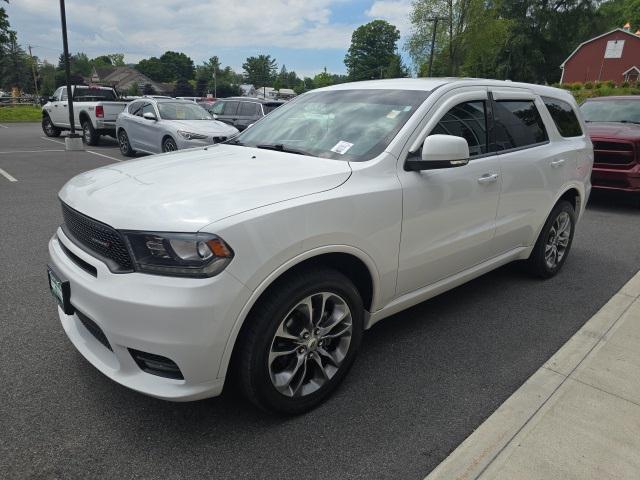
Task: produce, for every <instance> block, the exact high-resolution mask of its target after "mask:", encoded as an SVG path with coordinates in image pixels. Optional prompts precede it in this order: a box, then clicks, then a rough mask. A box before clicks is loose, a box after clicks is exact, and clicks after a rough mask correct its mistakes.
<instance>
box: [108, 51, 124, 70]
mask: <svg viewBox="0 0 640 480" xmlns="http://www.w3.org/2000/svg"><path fill="white" fill-rule="evenodd" d="M106 56H107V57H109V59H110V60H111V65H113V66H114V67H124V66H125V63H124V53H110V54H108V55H106Z"/></svg>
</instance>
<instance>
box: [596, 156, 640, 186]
mask: <svg viewBox="0 0 640 480" xmlns="http://www.w3.org/2000/svg"><path fill="white" fill-rule="evenodd" d="M591 184H592V185H593V188H597V189H601V190H618V191H623V192H640V163H637V164H635V165H632V166H631V167H630V168H606V167H600V166H594V167H593V170H592V172H591Z"/></svg>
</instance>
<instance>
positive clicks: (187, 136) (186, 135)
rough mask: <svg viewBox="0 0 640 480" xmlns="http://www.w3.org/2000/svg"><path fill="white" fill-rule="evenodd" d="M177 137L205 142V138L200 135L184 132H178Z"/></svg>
mask: <svg viewBox="0 0 640 480" xmlns="http://www.w3.org/2000/svg"><path fill="white" fill-rule="evenodd" d="M178 135H180V136H181V137H182V138H184V139H186V140H206V138H207V136H206V135H202V134H201V133H193V132H185V131H184V130H178Z"/></svg>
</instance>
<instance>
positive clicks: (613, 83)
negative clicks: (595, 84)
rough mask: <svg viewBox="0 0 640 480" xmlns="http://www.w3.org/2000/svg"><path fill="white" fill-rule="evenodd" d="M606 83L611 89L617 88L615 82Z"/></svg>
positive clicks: (608, 81)
mask: <svg viewBox="0 0 640 480" xmlns="http://www.w3.org/2000/svg"><path fill="white" fill-rule="evenodd" d="M605 83H606V85H607V87H609V88H616V82H614V81H613V80H607V81H606V82H605Z"/></svg>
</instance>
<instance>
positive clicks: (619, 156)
mask: <svg viewBox="0 0 640 480" xmlns="http://www.w3.org/2000/svg"><path fill="white" fill-rule="evenodd" d="M593 154H594V163H597V164H602V165H628V164H630V163H633V160H634V158H635V151H634V148H633V144H631V143H625V142H612V141H599V140H596V141H594V142H593Z"/></svg>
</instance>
